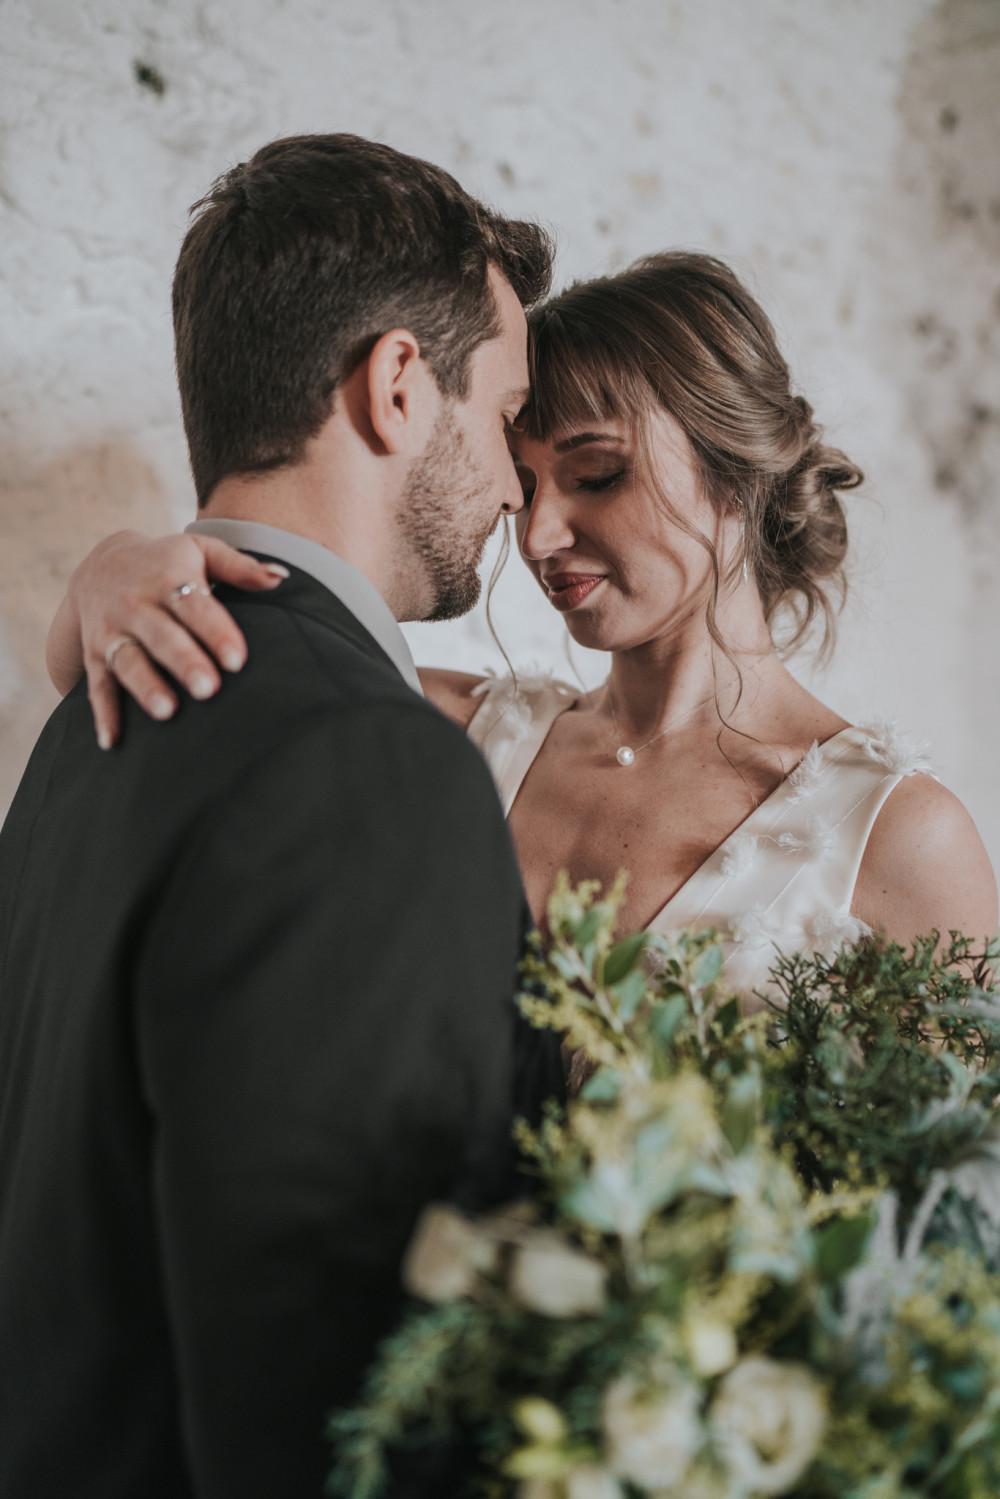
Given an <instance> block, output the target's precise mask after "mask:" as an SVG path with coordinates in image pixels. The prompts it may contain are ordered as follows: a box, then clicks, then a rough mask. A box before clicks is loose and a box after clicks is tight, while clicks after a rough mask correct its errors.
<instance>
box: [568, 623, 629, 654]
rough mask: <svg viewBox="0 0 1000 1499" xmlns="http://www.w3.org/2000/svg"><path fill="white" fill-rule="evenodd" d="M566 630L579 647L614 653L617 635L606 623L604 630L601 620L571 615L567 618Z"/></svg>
mask: <svg viewBox="0 0 1000 1499" xmlns="http://www.w3.org/2000/svg"><path fill="white" fill-rule="evenodd" d="M566 628H567V630H568V631H569V633H570V635H571V637H572V638H573V640H574V641H575V642H576V644H577V645H582V646H583V647H584V649H585V650H588V651H613V650H615V649H616V648H617V647H616V642H617V634H616V632H614V631H612V630H610V629H609V628H608V626H607V624H606V623H605V624H604V625H603V628H602V622H601V620H600V619H594V618H589V619H588V618H587V616H586V615H584V614H570V615H568V616H567V618H566Z"/></svg>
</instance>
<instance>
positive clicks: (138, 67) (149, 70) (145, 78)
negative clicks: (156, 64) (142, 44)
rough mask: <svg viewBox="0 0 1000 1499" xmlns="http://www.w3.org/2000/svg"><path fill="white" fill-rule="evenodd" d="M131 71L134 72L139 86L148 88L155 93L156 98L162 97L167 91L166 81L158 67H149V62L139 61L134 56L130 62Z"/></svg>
mask: <svg viewBox="0 0 1000 1499" xmlns="http://www.w3.org/2000/svg"><path fill="white" fill-rule="evenodd" d="M132 71H133V72H134V73H135V81H136V83H137V84H138V85H139V87H140V88H148V89H149V92H150V93H151V94H155V95H156V97H157V98H158V99H162V98H163V95H164V94H165V93H166V92H167V81H166V79H165V78H164V76H163V74H162V73H161V72H160V71H159V69H158V68H153V67H150V65H149V63H147V62H140V61H139V60H138V58H136V60H135V62H134V63H133V64H132Z"/></svg>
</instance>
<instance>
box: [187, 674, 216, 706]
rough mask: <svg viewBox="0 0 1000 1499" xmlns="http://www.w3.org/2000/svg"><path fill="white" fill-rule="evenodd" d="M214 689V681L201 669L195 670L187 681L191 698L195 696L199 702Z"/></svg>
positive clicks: (210, 694)
mask: <svg viewBox="0 0 1000 1499" xmlns="http://www.w3.org/2000/svg"><path fill="white" fill-rule="evenodd" d="M214 691H215V683H214V682H213V681H212V678H211V677H210V676H207V675H206V673H205V672H203V671H196V672H195V674H194V676H193V677H192V678H191V680H190V681H189V682H188V692H190V694H191V696H192V697H193V698H197V699H198V701H199V702H203V701H204V700H205V698H207V697H211V696H212V693H213V692H214Z"/></svg>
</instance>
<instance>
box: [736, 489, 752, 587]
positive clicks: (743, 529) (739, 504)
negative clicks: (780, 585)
mask: <svg viewBox="0 0 1000 1499" xmlns="http://www.w3.org/2000/svg"><path fill="white" fill-rule="evenodd" d="M736 508H737V510H738V511H739V512H740V550H741V551H742V553H743V581H744V583H749V581H750V568H749V566H748V565H747V545H746V537H747V519H746V517H747V512H746V506H745V505H744V503H743V501H742V500H737V501H736Z"/></svg>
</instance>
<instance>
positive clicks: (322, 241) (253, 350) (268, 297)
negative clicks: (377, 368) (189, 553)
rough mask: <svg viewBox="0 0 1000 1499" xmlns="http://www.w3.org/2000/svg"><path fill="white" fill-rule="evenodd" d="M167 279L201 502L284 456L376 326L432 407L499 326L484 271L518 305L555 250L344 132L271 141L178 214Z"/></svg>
mask: <svg viewBox="0 0 1000 1499" xmlns="http://www.w3.org/2000/svg"><path fill="white" fill-rule="evenodd" d="M192 212H193V213H196V214H197V217H196V219H195V221H194V223H193V224H192V225H191V228H190V229H189V230H188V233H187V235H186V237H185V240H184V243H183V245H182V246H181V252H180V256H179V258H178V261H177V271H176V274H175V276H174V294H173V306H174V333H175V338H176V346H177V378H178V383H179V386H180V394H181V406H182V408H183V412H184V427H185V431H186V432H187V439H188V447H189V449H190V453H191V468H192V471H193V473H194V482H195V488H196V489H197V492H198V501H199V503H200V504H204V502H205V501H206V500H207V499H208V497H209V495H210V494H211V492H212V490H213V489H214V488H215V486H216V484H218V482H219V481H220V479H223V478H225V477H226V475H227V474H245V473H254V472H262V471H264V470H267V469H274V468H279V467H281V466H282V465H284V464H291V463H296V462H298V461H299V460H300V459H301V458H302V455H303V451H304V448H305V444H306V442H307V441H308V439H309V438H310V437H313V436H315V434H316V433H317V432H318V431H319V429H320V428H321V427H322V425H323V423H324V422H325V421H326V419H327V417H328V416H329V414H330V410H331V405H332V400H333V394H334V392H335V390H336V389H337V386H338V385H339V384H340V382H341V381H342V380H343V379H344V378H345V377H346V376H347V375H349V374H350V373H351V371H352V370H353V369H355V368H356V367H357V365H358V364H359V363H360V361H361V360H362V359H364V358H365V357H366V355H367V354H368V353H370V351H371V349H372V348H373V347H374V345H375V343H376V342H377V341H378V339H379V338H380V337H381V336H382V334H383V333H386V332H388V331H389V329H390V328H396V327H404V328H407V329H408V330H409V331H410V332H411V333H412V334H413V336H414V337H415V338H416V339H417V341H418V343H419V344H420V352H421V355H422V357H423V358H424V359H425V360H426V361H427V363H428V365H429V366H430V368H431V370H432V371H433V374H434V376H435V379H436V380H437V383H438V385H439V386H440V388H441V391H442V392H443V394H444V395H446V396H449V397H454V398H458V399H462V398H464V397H465V396H466V395H467V394H468V366H469V358H470V356H471V354H472V353H473V351H474V350H475V349H476V348H477V347H478V346H479V345H480V344H482V343H484V342H486V341H487V340H488V339H490V338H494V337H496V335H497V334H498V332H499V313H498V309H497V306H496V302H495V300H494V297H493V294H492V291H491V290H490V286H489V281H488V278H487V272H488V268H489V265H490V264H491V263H492V264H493V265H495V266H496V267H497V269H498V270H499V271H501V272H502V273H503V275H504V276H505V277H506V278H507V280H508V281H509V282H510V284H511V286H512V287H513V289H514V291H515V293H516V294H517V296H518V298H519V300H520V301H521V303H522V304H523V305H524V306H526V307H528V306H530V305H531V304H532V303H534V302H536V301H538V299H539V298H540V297H543V296H544V295H545V294H546V292H547V291H548V289H549V284H550V280H551V269H552V246H551V242H550V240H549V238H548V236H547V235H546V233H545V232H544V230H542V229H540V228H539V227H538V226H537V225H536V224H531V223H524V222H520V221H517V220H510V219H505V218H503V217H502V216H501V215H500V214H496V213H493V212H492V211H491V210H490V209H488V208H486V207H485V206H484V205H483V204H482V203H479V202H477V201H476V199H475V198H472V197H470V196H469V194H468V193H466V192H465V191H464V190H463V189H462V188H461V187H460V186H459V184H458V183H457V182H456V181H455V179H454V177H451V176H450V175H449V174H448V173H447V172H445V171H442V169H441V168H440V167H436V166H433V165H431V164H430V163H429V162H426V161H420V160H418V159H417V158H416V157H413V156H404V155H402V153H401V152H399V151H394V150H392V149H391V147H389V146H383V145H379V144H377V143H376V142H374V141H367V140H362V139H361V138H360V137H359V136H355V135H304V136H295V137H291V138H289V139H287V140H278V141H272V142H271V143H270V144H269V145H267V146H264V147H263V148H262V149H261V150H260V151H258V152H257V153H256V155H255V156H253V157H252V158H251V159H250V160H249V161H248V162H244V163H243V164H242V165H240V166H238V167H234V168H233V170H232V171H230V172H227V173H225V175H224V176H222V177H220V178H219V179H218V181H217V182H216V183H215V184H214V185H213V187H212V190H211V192H210V193H209V194H208V195H207V196H206V197H205V198H203V199H201V201H200V202H199V203H196V204H195V206H194V208H193V209H192Z"/></svg>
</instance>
